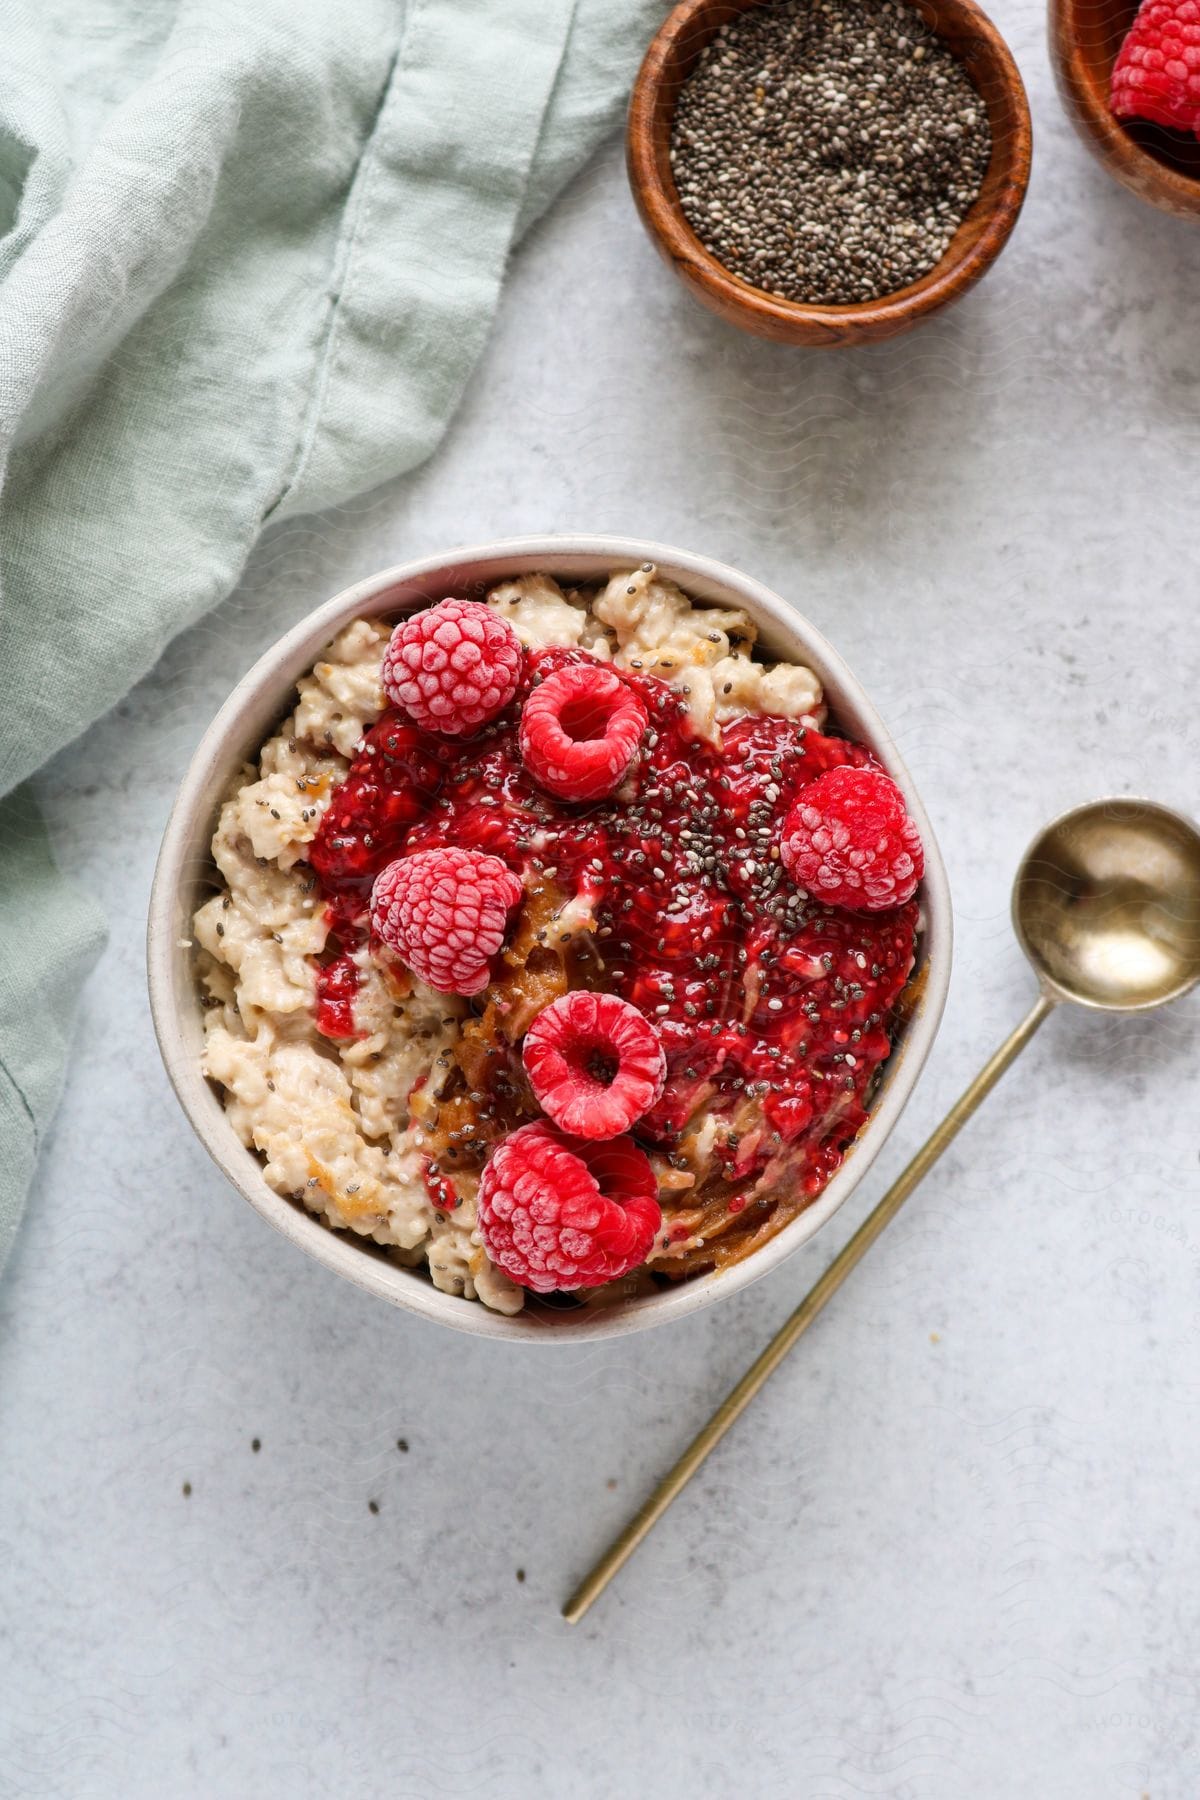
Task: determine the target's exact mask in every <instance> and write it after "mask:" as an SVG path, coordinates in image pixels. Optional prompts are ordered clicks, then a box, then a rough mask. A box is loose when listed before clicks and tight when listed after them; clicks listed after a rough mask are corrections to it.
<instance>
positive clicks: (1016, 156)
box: [626, 0, 1032, 348]
mask: <svg viewBox="0 0 1200 1800" xmlns="http://www.w3.org/2000/svg"><path fill="white" fill-rule="evenodd" d="M760 3H761V0H682V4H681V5H679V6H676V7H675V9H674V11H673V12H672V13H671V14H670V16H669V17H668V18H667V20H666V23H665V24H664V25H663V26H662V27H661V29H660V30H659V32H658V34H657V36H656V37H655V38H654V40H653V42H652V43H651V45H650V48H649V50H648V51H647V53H646V59H645V61H644V62H643V64H642V67H641V72H640V73H639V75H638V78H637V82H636V83H635V85H634V90H633V98H632V100H631V101H630V107H629V126H628V135H627V139H626V152H627V160H628V165H629V180H630V185H631V186H632V188H633V195H634V199H635V200H636V202H637V206H638V211H639V212H640V213H641V216H642V220H643V222H644V224H645V226H646V228H647V230H648V231H649V233H650V235H651V237H652V238H653V239H654V241H655V243H656V244H657V245H658V248H659V250H660V251H661V252H662V254H663V256H664V257H665V258H666V259H667V261H668V262H669V263H670V265H671V267H672V268H673V269H674V270H675V273H676V274H677V275H678V276H679V278H680V280H681V281H682V282H683V283H684V285H685V286H686V287H687V288H688V289H689V290H690V291H691V292H692V293H693V294H694V295H695V296H696V298H697V299H698V300H700V301H702V302H703V304H704V305H705V306H707V307H709V308H710V309H711V310H712V311H713V312H715V313H717V314H719V315H720V317H721V318H723V319H726V320H728V322H729V323H730V324H732V325H738V326H740V327H741V328H742V329H743V330H745V331H752V332H754V333H756V334H757V335H758V336H759V337H766V338H774V339H775V340H776V341H777V342H779V343H784V344H807V345H812V346H816V347H825V348H836V347H838V346H841V345H846V344H862V343H867V342H869V341H871V340H873V339H877V338H888V337H894V336H895V335H896V334H897V333H898V332H901V331H908V330H909V329H910V328H911V327H912V326H914V325H916V324H918V323H919V322H920V321H921V320H922V319H925V318H928V317H929V315H930V314H931V313H933V312H936V311H938V310H939V308H941V307H943V306H948V305H949V304H950V303H951V302H952V301H954V300H957V299H958V298H959V297H960V296H961V295H962V294H965V293H966V291H967V289H968V288H970V287H973V286H974V285H975V283H976V282H977V281H978V280H979V278H980V276H981V275H983V274H984V273H985V272H986V271H987V270H988V269H989V268H990V267H991V265H992V263H993V262H994V261H995V260H996V257H997V256H998V255H999V254H1000V252H1001V250H1002V249H1003V248H1004V245H1005V244H1006V243H1007V241H1008V237H1009V233H1010V232H1011V231H1012V228H1013V226H1014V225H1015V224H1016V222H1017V215H1018V213H1019V212H1020V210H1021V203H1022V201H1023V200H1024V198H1025V189H1026V187H1027V185H1028V182H1029V162H1030V156H1031V153H1032V130H1031V126H1030V121H1029V103H1028V101H1027V100H1026V97H1025V88H1024V84H1023V83H1022V81H1021V76H1020V74H1019V72H1018V70H1017V65H1016V63H1015V62H1014V61H1013V58H1012V54H1011V52H1010V50H1009V48H1008V45H1007V44H1006V43H1005V42H1004V39H1003V38H1002V37H1001V36H1000V33H999V32H998V31H997V30H996V27H995V26H994V25H993V24H992V22H991V20H990V19H989V18H988V16H987V14H986V13H984V12H983V11H982V10H981V9H980V8H979V7H978V6H976V5H975V4H974V0H910V3H911V4H912V6H913V8H914V11H916V12H918V13H919V14H920V15H921V17H922V18H923V19H924V20H925V22H926V24H928V25H929V26H931V27H932V29H933V30H934V31H936V32H937V34H938V36H939V37H940V38H942V39H943V41H944V42H945V44H946V46H947V48H948V49H949V50H951V51H952V52H953V54H954V55H955V56H956V57H957V58H958V59H959V61H960V62H961V63H963V64H964V66H965V67H966V70H967V73H968V74H969V75H970V77H971V80H972V81H973V82H974V84H975V86H976V88H977V89H978V91H979V95H980V98H981V99H982V100H983V103H984V105H985V107H986V108H987V115H988V123H989V124H990V126H991V132H992V158H991V162H990V163H989V164H988V170H987V174H986V175H985V176H984V180H983V186H982V188H981V189H980V193H979V197H978V199H977V200H976V202H975V204H974V206H973V207H972V208H971V210H970V212H969V213H968V214H967V216H966V218H965V219H964V220H963V222H962V224H961V225H960V226H959V228H958V230H957V232H956V233H955V235H954V238H953V239H952V241H951V243H950V245H949V248H948V249H947V251H946V254H945V255H944V256H943V258H942V260H941V262H939V263H938V264H937V266H936V267H935V268H933V269H931V270H930V272H929V274H928V275H925V276H923V277H922V278H921V280H920V281H914V282H911V283H910V284H909V285H908V286H907V287H903V288H898V289H897V290H896V292H895V293H893V294H887V295H885V296H884V297H883V298H882V299H879V300H868V301H861V302H856V303H855V304H853V305H848V306H808V305H800V304H797V303H796V302H795V301H791V300H781V299H779V298H777V297H776V296H775V295H774V294H768V293H765V292H764V291H763V290H762V289H761V288H755V287H751V285H750V284H749V282H746V281H743V280H742V279H741V277H740V276H738V275H735V274H733V273H732V271H731V270H729V269H727V268H726V267H725V265H724V264H723V263H721V262H719V261H718V260H717V258H716V257H715V256H713V255H712V253H711V252H710V251H708V250H706V249H705V247H704V245H703V244H702V243H701V242H700V240H699V238H698V237H697V236H696V234H695V232H694V231H693V230H692V228H691V226H690V225H689V224H688V222H687V219H686V218H685V217H684V214H683V209H682V207H681V206H680V203H679V195H678V193H677V192H676V189H675V182H674V179H673V177H672V174H671V127H672V124H673V121H674V117H675V103H676V101H677V99H678V97H679V90H680V88H681V87H682V86H683V84H684V82H685V81H686V80H687V78H688V76H689V75H690V74H691V72H692V70H693V69H694V68H695V66H696V63H697V61H698V60H699V57H700V53H701V51H702V50H703V49H704V47H705V45H706V44H707V43H708V42H709V40H710V39H711V38H712V37H713V35H714V33H715V32H717V31H718V30H719V29H720V27H721V26H722V25H724V24H725V23H727V21H728V20H730V19H732V18H735V17H736V16H737V14H738V13H740V12H745V11H746V10H748V8H749V7H750V6H752V5H756V4H760Z"/></svg>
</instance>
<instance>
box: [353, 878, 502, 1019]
mask: <svg viewBox="0 0 1200 1800" xmlns="http://www.w3.org/2000/svg"><path fill="white" fill-rule="evenodd" d="M521 893H522V888H521V883H520V881H519V880H518V879H517V877H516V876H515V875H514V874H513V872H512V870H511V869H509V868H506V867H505V865H504V863H502V862H501V861H500V858H499V857H498V856H485V855H484V854H483V852H482V851H480V850H418V852H417V853H416V855H415V856H402V857H401V858H400V860H399V862H394V863H389V864H388V866H387V868H386V869H384V870H383V871H382V873H381V874H379V875H377V876H376V878H375V886H374V887H373V888H372V890H371V929H372V931H374V932H375V934H376V936H377V937H380V938H382V939H383V941H384V943H385V944H387V945H389V946H390V948H391V949H393V950H394V951H395V952H396V954H397V956H399V958H400V960H401V961H402V962H403V963H405V964H406V965H407V967H408V968H410V969H411V970H412V972H413V974H414V975H418V976H420V978H421V980H422V981H427V982H428V983H429V985H430V987H433V988H437V989H438V991H439V993H442V994H477V993H478V992H479V990H480V989H481V988H485V987H486V986H487V984H488V981H489V980H490V979H491V970H490V967H489V964H490V962H491V959H492V957H493V956H495V954H496V952H497V950H498V949H499V948H500V946H501V944H502V943H503V942H504V933H505V931H506V930H507V928H508V915H509V913H510V911H511V910H512V908H513V907H514V906H515V905H516V904H517V902H518V900H519V899H520V898H521Z"/></svg>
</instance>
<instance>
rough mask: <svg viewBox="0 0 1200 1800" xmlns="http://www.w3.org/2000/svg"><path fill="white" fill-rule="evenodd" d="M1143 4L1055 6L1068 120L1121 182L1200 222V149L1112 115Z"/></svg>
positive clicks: (1061, 0) (1116, 0)
mask: <svg viewBox="0 0 1200 1800" xmlns="http://www.w3.org/2000/svg"><path fill="white" fill-rule="evenodd" d="M1137 10H1138V0H1050V57H1051V61H1052V62H1053V64H1054V76H1055V80H1056V81H1057V82H1058V91H1059V93H1060V94H1061V96H1062V101H1063V105H1064V106H1065V107H1066V109H1067V115H1068V117H1069V118H1070V120H1071V122H1072V124H1073V125H1074V126H1075V129H1076V131H1077V132H1078V133H1079V135H1080V137H1081V138H1082V139H1083V141H1084V143H1085V144H1086V145H1087V147H1088V149H1089V150H1090V151H1091V152H1092V154H1093V156H1095V158H1096V159H1097V161H1098V162H1101V163H1103V165H1104V167H1105V168H1106V169H1107V170H1108V172H1109V174H1110V175H1111V176H1113V177H1114V179H1115V180H1117V181H1119V182H1121V183H1122V185H1123V186H1125V187H1127V188H1129V189H1130V190H1131V191H1132V192H1133V193H1135V194H1137V195H1138V197H1139V199H1142V200H1148V201H1149V202H1150V204H1151V206H1157V207H1160V208H1161V209H1162V211H1163V212H1169V213H1175V214H1176V215H1177V216H1178V217H1180V218H1185V219H1196V218H1200V143H1197V141H1196V139H1195V138H1192V137H1187V136H1185V135H1184V134H1183V133H1182V132H1178V131H1168V130H1167V129H1166V128H1165V127H1164V126H1162V125H1148V124H1143V123H1141V122H1139V121H1136V120H1134V121H1130V122H1129V123H1127V124H1122V123H1121V122H1120V120H1118V119H1114V118H1113V116H1112V113H1111V112H1110V111H1109V109H1108V89H1109V83H1110V81H1111V79H1112V70H1113V64H1114V62H1115V61H1116V60H1117V52H1118V50H1119V49H1120V48H1121V44H1122V42H1123V41H1124V38H1125V34H1126V32H1127V31H1128V30H1129V27H1130V26H1131V25H1132V23H1133V20H1134V16H1135V14H1136V13H1137Z"/></svg>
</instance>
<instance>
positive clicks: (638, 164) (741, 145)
mask: <svg viewBox="0 0 1200 1800" xmlns="http://www.w3.org/2000/svg"><path fill="white" fill-rule="evenodd" d="M1031 152H1032V130H1031V126H1030V119H1029V104H1028V101H1027V100H1026V97H1025V88H1024V84H1023V83H1022V81H1021V76H1020V73H1019V72H1018V69H1017V66H1016V64H1015V62H1014V61H1013V58H1012V54H1011V52H1010V51H1009V49H1008V46H1007V44H1006V43H1005V42H1004V39H1003V38H1002V37H1001V36H1000V33H999V32H998V31H997V29H996V27H995V26H994V25H993V24H992V22H991V20H990V19H989V18H988V17H987V15H986V13H984V12H982V11H981V9H980V8H979V7H978V6H976V5H975V4H974V0H682V4H681V5H678V6H676V7H675V9H674V10H673V11H672V13H671V14H670V16H669V17H668V19H667V20H666V22H665V24H664V25H663V26H662V28H661V29H660V30H659V32H658V34H657V36H656V37H655V38H654V40H653V42H652V43H651V45H650V48H649V50H648V51H647V53H646V58H645V61H644V62H643V64H642V67H641V71H640V73H639V75H638V78H637V82H636V84H635V86H634V90H633V97H632V100H631V102H630V108H629V125H628V136H627V157H628V166H629V179H630V184H631V186H632V188H633V194H634V198H635V200H636V202H637V206H638V211H639V212H640V213H641V216H642V220H643V222H644V224H645V226H646V228H647V230H648V231H649V233H650V235H651V237H652V238H653V240H654V241H655V243H656V244H657V245H658V248H659V250H660V251H661V252H662V254H663V256H664V257H665V258H666V260H667V261H668V262H669V263H670V265H671V267H672V268H673V269H674V270H675V272H676V274H677V275H678V276H679V278H680V280H681V281H682V282H683V283H684V285H685V287H687V288H688V289H689V291H690V292H691V293H692V294H693V295H694V296H695V297H696V298H697V299H698V300H700V301H701V302H702V303H703V304H704V305H705V306H707V307H709V308H710V310H711V311H713V312H715V313H717V314H718V315H719V316H720V317H721V318H723V319H726V320H727V321H728V322H729V323H730V324H732V325H737V326H740V327H741V328H742V329H743V330H745V331H751V332H754V333H756V334H757V335H758V336H759V337H767V338H773V339H775V340H776V341H777V342H779V343H785V344H803V345H811V346H815V347H823V348H837V347H839V346H841V345H844V344H861V343H867V342H870V341H872V340H875V339H879V338H887V337H894V336H895V335H896V334H897V333H898V332H901V331H907V330H909V329H910V328H911V327H912V326H913V325H916V324H917V323H919V321H920V320H922V319H924V318H926V317H928V316H929V314H931V313H933V312H936V311H938V310H939V308H941V307H943V306H947V305H949V304H950V302H952V301H954V300H957V299H958V298H959V296H960V295H962V294H964V293H966V291H967V289H968V288H970V287H973V286H974V284H975V282H977V281H978V280H979V278H980V276H981V275H983V274H985V273H986V271H987V270H988V269H989V268H990V267H991V265H992V263H993V262H994V261H995V259H996V257H997V256H998V255H999V254H1000V252H1001V250H1002V249H1003V248H1004V245H1005V244H1006V243H1007V241H1008V237H1009V234H1010V232H1011V231H1012V228H1013V226H1014V225H1015V224H1016V221H1017V215H1018V213H1019V212H1020V210H1021V205H1022V202H1023V200H1024V198H1025V189H1026V186H1027V185H1028V181H1029V164H1030V156H1031Z"/></svg>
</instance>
